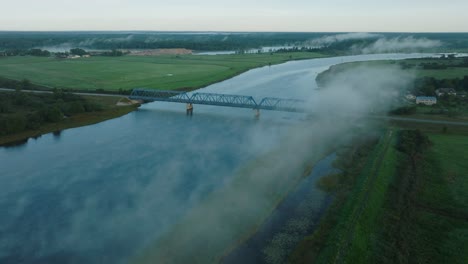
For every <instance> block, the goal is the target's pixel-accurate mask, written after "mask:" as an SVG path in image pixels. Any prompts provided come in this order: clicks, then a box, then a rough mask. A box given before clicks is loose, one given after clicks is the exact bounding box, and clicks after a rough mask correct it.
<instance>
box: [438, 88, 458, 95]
mask: <svg viewBox="0 0 468 264" xmlns="http://www.w3.org/2000/svg"><path fill="white" fill-rule="evenodd" d="M435 93H436V95H437V96H439V97H440V96H442V95H454V96H455V95H457V91H455V89H453V88H439V89H437V90H435Z"/></svg>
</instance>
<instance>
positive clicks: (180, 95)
mask: <svg viewBox="0 0 468 264" xmlns="http://www.w3.org/2000/svg"><path fill="white" fill-rule="evenodd" d="M129 98H130V99H132V100H141V101H143V102H154V101H162V102H175V103H186V104H187V105H190V109H192V104H203V105H216V106H227V107H238V108H251V109H255V110H257V112H258V110H272V111H284V112H306V101H304V100H298V99H285V98H276V97H265V98H263V99H262V100H261V101H260V103H257V101H255V99H254V98H253V97H252V96H247V95H234V94H218V93H199V92H196V93H193V94H190V93H187V92H180V91H163V90H152V89H141V88H138V89H134V90H133V91H132V93H131V95H130V96H129Z"/></svg>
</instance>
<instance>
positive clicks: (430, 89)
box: [413, 75, 468, 95]
mask: <svg viewBox="0 0 468 264" xmlns="http://www.w3.org/2000/svg"><path fill="white" fill-rule="evenodd" d="M439 88H453V89H455V90H456V91H457V92H466V93H468V75H465V76H463V78H454V79H436V78H434V77H424V78H418V79H416V80H415V82H414V88H413V92H414V93H415V94H416V95H435V90H437V89H439Z"/></svg>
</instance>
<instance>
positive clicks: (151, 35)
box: [0, 32, 468, 51]
mask: <svg viewBox="0 0 468 264" xmlns="http://www.w3.org/2000/svg"><path fill="white" fill-rule="evenodd" d="M335 34H336V33H299V32H298V33H284V32H277V33H273V32H272V33H265V32H264V33H262V32H258V33H200V32H194V33H193V32H180V33H167V32H0V51H2V50H13V49H22V50H29V49H34V48H38V47H41V48H42V49H47V48H46V47H57V46H59V47H63V45H64V44H66V45H69V46H71V47H81V48H87V49H104V50H113V49H115V50H119V49H158V48H186V49H192V50H199V51H204V50H206V51H221V50H234V51H235V50H241V49H243V50H249V49H256V48H260V47H268V46H283V45H291V46H303V45H304V43H309V42H310V41H311V40H314V39H319V38H320V37H324V36H331V35H335ZM380 35H382V36H384V37H388V38H395V37H406V36H414V37H417V38H428V39H431V40H440V41H442V42H443V43H444V44H446V46H447V47H448V48H453V49H456V48H465V47H466V46H467V45H468V34H464V33H453V34H452V33H447V34H432V33H420V34H418V33H411V34H406V33H380ZM372 41H375V39H374V40H372V39H360V40H348V41H340V42H335V43H332V44H331V45H328V47H326V48H327V49H328V50H333V51H337V50H340V51H344V50H349V48H350V47H352V46H354V45H356V46H361V45H367V44H369V43H371V42H372Z"/></svg>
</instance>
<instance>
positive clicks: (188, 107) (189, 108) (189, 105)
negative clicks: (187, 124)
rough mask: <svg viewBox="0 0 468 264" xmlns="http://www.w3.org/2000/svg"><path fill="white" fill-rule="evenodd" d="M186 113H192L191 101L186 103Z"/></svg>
mask: <svg viewBox="0 0 468 264" xmlns="http://www.w3.org/2000/svg"><path fill="white" fill-rule="evenodd" d="M187 115H190V116H192V115H193V105H192V104H191V103H188V104H187Z"/></svg>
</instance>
